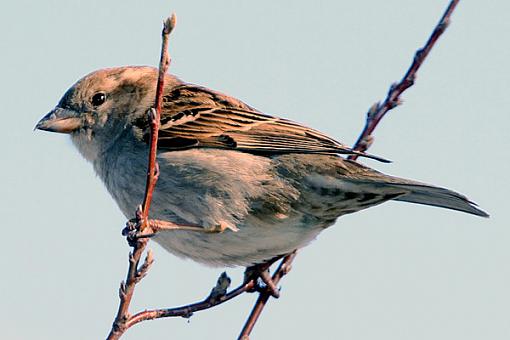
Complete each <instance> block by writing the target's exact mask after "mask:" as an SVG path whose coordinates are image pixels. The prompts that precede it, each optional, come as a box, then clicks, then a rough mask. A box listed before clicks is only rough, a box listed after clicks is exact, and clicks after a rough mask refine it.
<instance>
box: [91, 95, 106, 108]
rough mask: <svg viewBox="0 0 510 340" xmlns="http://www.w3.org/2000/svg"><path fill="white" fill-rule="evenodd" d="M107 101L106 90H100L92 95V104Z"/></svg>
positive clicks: (95, 104) (96, 104)
mask: <svg viewBox="0 0 510 340" xmlns="http://www.w3.org/2000/svg"><path fill="white" fill-rule="evenodd" d="M105 101H106V94H105V93H104V92H98V93H96V94H95V95H93V96H92V100H91V102H92V105H94V106H99V105H101V104H103V103H104V102H105Z"/></svg>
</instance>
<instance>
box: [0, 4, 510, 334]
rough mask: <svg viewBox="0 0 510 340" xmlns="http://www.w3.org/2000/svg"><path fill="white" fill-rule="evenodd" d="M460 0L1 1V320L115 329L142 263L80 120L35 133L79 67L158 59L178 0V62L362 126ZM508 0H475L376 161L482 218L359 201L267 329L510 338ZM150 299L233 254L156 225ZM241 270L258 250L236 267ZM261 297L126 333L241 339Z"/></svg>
mask: <svg viewBox="0 0 510 340" xmlns="http://www.w3.org/2000/svg"><path fill="white" fill-rule="evenodd" d="M446 5H447V1H446V0H428V1H418V0H413V1H410V0H387V1H321V2H319V1H269V0H259V1H239V0H237V1H236V0H230V1H226V0H222V1H200V2H199V1H185V0H174V1H162V0H158V1H156V0H154V1H144V2H142V1H125V0H123V1H120V0H119V1H99V0H94V1H91V0H88V1H28V0H19V1H9V2H7V1H5V2H2V5H0V31H1V32H2V33H1V36H2V38H1V39H0V47H1V53H0V61H1V67H2V71H1V74H2V79H1V81H0V96H1V98H2V115H1V117H2V124H1V126H2V130H1V134H0V138H1V144H2V145H3V148H2V150H3V154H2V166H1V167H0V186H1V188H2V189H1V193H2V195H1V196H0V197H1V202H0V207H1V211H0V212H1V216H2V223H1V224H2V245H1V247H0V249H1V250H0V251H1V256H2V274H1V278H0V304H1V308H0V332H1V334H0V337H1V338H2V339H13V340H16V339H70V338H72V339H100V338H104V337H105V336H106V334H107V333H108V331H109V328H110V325H111V322H112V320H113V316H114V313H115V312H116V309H117V304H118V298H117V289H118V285H119V282H120V280H121V279H122V278H123V277H124V275H125V271H126V266H127V253H128V247H127V245H126V243H125V240H124V238H123V237H121V235H120V230H121V229H122V227H123V224H124V222H125V217H124V216H122V215H121V213H120V211H119V210H118V208H117V207H116V206H115V204H114V202H113V200H112V199H111V198H110V197H109V195H108V193H107V192H106V190H105V189H104V187H103V185H102V183H101V182H100V181H99V179H98V178H97V177H95V175H94V174H93V170H92V167H91V166H90V165H89V164H87V163H86V162H85V161H84V160H83V159H81V157H80V156H79V155H78V153H77V152H76V151H75V150H74V148H73V146H72V145H71V143H70V141H69V139H68V137H67V136H63V135H56V134H50V133H44V132H40V131H37V132H33V131H32V129H33V127H34V125H35V124H36V122H37V121H38V120H39V118H41V117H42V116H43V115H44V114H46V112H48V111H49V110H50V109H51V108H53V107H54V105H55V104H56V103H57V101H58V100H59V98H60V97H61V95H62V94H63V93H64V91H65V90H66V89H67V88H68V87H69V86H71V85H72V84H73V83H74V82H75V81H76V80H77V79H79V78H80V77H82V76H83V75H85V74H87V73H88V72H90V71H93V70H95V69H98V68H103V67H109V66H120V65H139V64H148V65H157V62H158V58H159V48H160V29H161V23H162V20H163V18H164V17H166V16H167V15H168V14H169V13H170V12H171V11H175V12H176V13H177V16H178V24H177V28H176V30H175V32H174V34H173V35H172V37H171V42H170V49H171V54H172V57H173V63H172V65H171V71H172V72H173V73H175V74H177V75H179V76H180V77H182V78H183V79H185V80H187V81H190V82H195V83H199V84H202V85H206V86H208V87H211V88H215V89H218V90H221V91H224V92H227V93H229V94H231V95H233V96H236V97H239V98H241V99H243V100H245V101H246V102H248V103H249V104H251V105H253V106H255V107H257V108H259V109H261V110H263V111H264V112H267V113H270V114H276V115H280V116H284V117H287V118H290V119H293V120H297V121H300V122H303V123H306V124H308V125H310V126H313V127H315V128H317V129H319V130H322V131H324V132H326V133H328V134H329V135H331V136H332V137H334V138H337V139H338V140H340V141H342V142H344V143H346V144H352V143H353V141H354V140H355V138H356V137H357V135H358V133H359V131H360V129H361V126H362V124H363V122H364V114H365V112H366V110H367V109H368V108H369V106H370V105H371V104H372V103H374V102H375V101H376V100H380V99H383V98H384V96H385V94H386V91H387V89H388V87H389V85H390V83H391V82H393V81H396V80H398V79H400V77H401V76H402V75H403V73H404V71H405V70H406V69H407V67H408V65H409V64H410V61H411V58H412V55H413V53H414V51H415V50H416V49H417V48H418V47H419V46H421V45H422V44H423V43H424V42H425V40H426V38H427V37H428V35H429V34H430V32H431V31H432V28H433V26H434V25H435V24H436V22H437V20H438V19H439V17H440V15H441V14H442V12H443V10H444V9H445V8H446ZM509 11H510V7H509V5H508V2H507V1H502V0H499V1H498V0H494V1H485V2H479V1H461V3H460V5H459V7H458V9H457V11H456V12H455V14H454V16H453V22H452V25H451V27H450V28H449V29H448V31H447V32H446V34H445V35H444V36H443V37H442V38H441V40H440V41H439V43H438V45H437V46H436V48H435V49H434V50H433V52H432V55H431V56H430V58H429V59H428V60H427V61H426V63H425V65H424V66H423V68H422V69H421V70H420V73H419V75H418V79H417V84H416V85H415V86H414V87H413V88H411V89H410V90H409V91H408V92H406V93H405V94H404V96H403V99H404V101H405V102H404V105H403V106H401V107H399V108H398V109H396V110H394V111H392V112H391V113H390V114H389V116H388V117H387V118H386V119H385V120H384V121H383V123H382V124H381V125H380V127H379V128H378V130H377V131H376V135H375V138H376V140H375V144H374V145H373V147H372V149H371V152H372V153H375V154H378V155H382V156H384V157H387V158H390V159H392V160H393V161H394V162H393V163H392V164H381V163H377V162H372V161H365V160H363V162H366V163H367V164H369V165H371V166H374V167H376V168H377V169H379V170H381V171H383V172H387V173H390V174H394V175H399V176H402V177H409V178H414V179H418V180H421V181H425V182H429V183H434V184H437V185H442V186H445V187H448V188H452V189H456V190H458V191H460V192H463V193H465V194H466V195H468V196H469V197H470V198H471V199H473V200H474V201H476V202H477V203H479V204H480V205H481V207H483V208H484V209H486V210H487V211H488V212H489V213H490V214H491V218H490V219H482V218H477V217H474V216H470V215H466V214H461V213H457V212H452V211H446V210H442V209H435V208H431V207H423V206H416V205H412V204H404V203H398V202H396V203H388V204H384V205H382V206H379V207H375V208H372V209H369V210H367V211H363V212H360V213H357V214H354V215H350V216H346V217H344V218H341V219H340V220H339V221H338V223H337V224H336V225H335V226H334V227H332V228H330V229H328V230H327V231H325V232H324V233H323V234H321V235H320V237H319V239H318V240H316V241H315V242H314V243H312V244H311V245H310V246H309V247H307V248H306V249H304V250H303V251H301V252H300V254H299V257H298V258H297V260H296V262H295V265H294V267H293V268H294V269H293V271H292V273H291V274H290V275H289V276H288V277H286V278H285V280H284V282H283V286H282V297H281V299H280V300H279V301H271V302H270V303H269V305H268V308H267V310H266V311H265V312H264V314H263V315H262V317H261V320H260V321H259V323H258V324H257V326H256V328H255V331H254V332H253V339H285V338H288V339H291V338H292V339H310V338H314V339H356V340H358V339H359V340H362V339H367V340H368V339H392V340H396V339H402V340H403V339H434V340H440V339H445V340H446V339H448V340H451V339H463V340H468V339H491V340H498V339H509V338H510V289H509V287H510V266H509V262H510V261H509V260H510V247H509V244H510V229H509V227H508V219H509V217H510V214H509V208H508V190H509V189H510V188H509V184H508V183H509V182H508V176H509V172H510V160H509V151H508V148H509V142H508V134H509V133H508V126H510V114H509V109H508V108H509V107H510V99H509V98H510V97H509V95H508V92H509V90H510V79H509V77H510V67H509V63H508V60H509V59H510V45H509V44H508V34H509V33H510V21H509V20H508V12H509ZM150 247H151V248H152V249H153V250H154V251H155V257H156V263H155V265H154V267H153V269H152V271H151V272H150V274H149V276H148V277H147V278H146V279H145V280H144V281H143V283H142V284H141V285H140V286H139V287H138V289H137V291H136V295H135V298H134V304H133V306H132V307H133V309H132V310H133V311H136V310H140V309H143V308H151V307H163V306H176V305H180V304H185V303H189V302H193V301H196V300H199V299H201V298H202V297H205V296H206V295H207V294H208V293H209V290H210V288H211V287H212V286H213V285H214V283H215V281H216V278H217V276H218V274H219V273H220V272H221V271H222V269H221V268H216V269H214V268H212V269H211V268H205V267H203V266H201V265H198V264H195V263H192V262H190V261H182V260H179V259H177V258H175V257H173V256H171V255H169V254H167V253H166V252H164V251H163V250H162V249H161V248H160V247H159V246H157V245H156V244H151V246H150ZM228 273H229V274H230V275H231V276H232V277H233V279H234V281H235V282H236V283H237V282H239V280H240V279H241V273H242V270H241V269H235V270H233V269H229V270H228ZM254 299H255V296H254V295H244V296H242V297H241V298H238V299H236V300H235V301H232V302H230V303H228V304H225V305H222V306H220V307H219V308H216V309H214V310H209V311H206V312H202V313H198V314H196V315H195V316H193V317H192V318H191V319H190V320H189V321H187V320H185V319H181V318H176V319H167V320H159V321H152V322H146V323H143V324H141V325H137V326H136V327H134V328H133V329H131V330H129V331H128V333H127V334H126V336H125V339H158V338H172V339H232V338H234V337H235V336H236V335H237V334H238V332H239V330H240V328H241V326H242V324H243V322H244V320H245V318H246V316H247V314H248V311H249V310H250V309H251V306H252V303H253V301H254Z"/></svg>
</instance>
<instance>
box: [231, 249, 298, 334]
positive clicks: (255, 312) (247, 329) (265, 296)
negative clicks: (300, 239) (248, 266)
mask: <svg viewBox="0 0 510 340" xmlns="http://www.w3.org/2000/svg"><path fill="white" fill-rule="evenodd" d="M296 253H297V251H294V252H292V253H290V254H289V255H287V256H285V257H284V258H283V260H282V261H281V262H280V265H279V266H278V269H276V271H275V273H274V274H273V277H272V279H273V283H274V284H275V285H277V284H278V282H280V280H281V279H282V277H284V276H285V275H286V274H287V273H288V272H289V271H290V269H291V265H292V261H294V258H295V257H296ZM270 297H271V293H270V291H269V289H265V290H263V291H261V292H260V293H259V297H258V299H257V301H256V302H255V305H254V306H253V309H252V310H251V313H250V316H249V317H248V319H247V320H246V322H245V324H244V326H243V329H242V330H241V334H239V337H238V340H247V339H249V337H250V333H251V331H252V330H253V327H255V323H256V322H257V320H258V319H259V316H260V314H261V313H262V311H263V310H264V307H265V306H266V303H267V301H268V300H269V298H270Z"/></svg>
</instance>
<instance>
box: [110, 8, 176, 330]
mask: <svg viewBox="0 0 510 340" xmlns="http://www.w3.org/2000/svg"><path fill="white" fill-rule="evenodd" d="M174 27H175V15H172V16H171V17H170V18H168V19H167V20H165V22H164V25H163V30H162V33H161V35H162V44H161V58H160V62H159V75H158V83H157V89H156V98H155V104H154V106H155V109H150V110H149V112H148V113H149V118H150V133H151V139H150V142H149V150H150V151H149V162H148V169H147V183H146V187H145V196H144V200H143V204H142V206H141V207H139V208H138V209H137V211H136V219H135V221H130V222H128V226H127V228H126V229H127V230H128V232H127V234H128V240H129V241H130V245H131V246H132V247H133V250H132V251H131V253H130V254H129V267H128V273H127V276H126V281H125V282H122V283H121V285H120V289H119V298H120V303H119V309H118V311H117V315H116V317H115V320H114V322H113V325H112V329H111V331H110V334H109V335H108V338H107V339H108V340H115V339H119V338H120V337H121V336H122V334H123V333H124V332H125V331H126V330H127V329H128V328H129V327H130V325H129V321H130V319H131V315H130V314H129V305H130V304H131V299H132V297H133V293H134V289H135V286H136V284H137V283H138V282H140V280H141V279H142V278H143V277H144V276H145V275H146V274H147V271H148V270H149V268H150V266H151V265H152V263H153V258H152V253H151V252H150V251H148V252H147V255H146V257H145V261H144V263H143V264H142V266H141V267H139V263H140V259H141V257H142V254H143V251H144V249H145V247H146V245H147V242H148V239H146V238H131V239H130V237H129V233H130V232H134V233H140V232H143V231H144V229H146V228H147V227H148V218H149V209H150V205H151V201H152V194H153V192H154V188H155V186H156V182H157V180H158V176H159V167H158V164H157V162H156V151H157V147H158V146H157V143H158V130H159V125H160V116H161V103H162V101H163V88H164V85H165V74H166V72H167V71H168V66H169V65H170V56H169V54H168V37H169V35H170V33H171V32H172V30H173V28H174ZM123 233H124V232H123Z"/></svg>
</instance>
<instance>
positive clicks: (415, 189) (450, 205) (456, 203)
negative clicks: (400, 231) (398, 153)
mask: <svg viewBox="0 0 510 340" xmlns="http://www.w3.org/2000/svg"><path fill="white" fill-rule="evenodd" d="M388 184H389V186H391V187H394V188H401V189H404V190H405V191H408V192H409V193H408V194H404V195H401V196H398V197H396V198H395V199H394V200H395V201H404V202H410V203H417V204H425V205H432V206H436V207H441V208H447V209H452V210H458V211H462V212H465V213H468V214H473V215H477V216H482V217H489V214H487V213H486V212H485V211H483V210H481V209H479V208H477V205H476V203H473V202H471V201H470V200H468V199H467V197H465V196H464V195H461V194H459V193H457V192H454V191H451V190H448V189H444V188H439V187H433V186H429V185H426V184H408V183H405V184H400V183H391V184H390V183H388Z"/></svg>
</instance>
